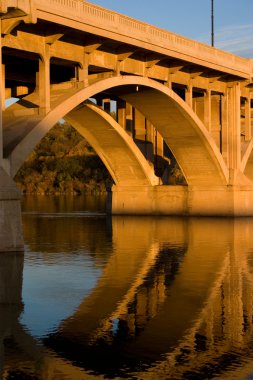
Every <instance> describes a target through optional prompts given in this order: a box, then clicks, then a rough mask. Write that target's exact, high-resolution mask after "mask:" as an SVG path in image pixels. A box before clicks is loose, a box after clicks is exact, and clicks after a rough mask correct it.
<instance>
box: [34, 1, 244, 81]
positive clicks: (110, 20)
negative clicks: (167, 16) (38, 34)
mask: <svg viewBox="0 0 253 380" xmlns="http://www.w3.org/2000/svg"><path fill="white" fill-rule="evenodd" d="M35 6H36V8H37V9H41V10H43V11H46V12H52V11H54V12H55V13H56V14H59V15H61V16H64V17H66V18H70V19H73V20H77V21H81V22H83V23H86V24H90V25H92V26H96V27H99V28H101V29H105V30H107V31H108V30H111V31H114V32H117V33H119V34H121V35H126V36H129V35H131V36H132V38H133V39H135V40H141V41H143V42H148V44H149V45H150V44H151V45H153V46H158V47H162V48H165V49H169V50H173V51H175V52H178V53H183V54H185V55H188V56H189V58H190V57H195V58H198V59H201V60H202V61H203V66H205V60H206V61H208V62H211V63H214V64H217V65H220V66H222V67H224V69H225V68H226V67H228V68H229V69H234V70H237V71H241V72H243V73H245V74H249V73H250V72H251V63H250V60H249V59H246V58H241V57H238V56H236V55H233V54H230V53H227V52H224V51H221V50H219V49H216V48H214V47H209V46H208V45H205V44H203V43H200V42H197V41H194V40H191V39H189V38H186V37H183V36H180V35H178V34H176V33H172V32H168V31H166V30H164V29H160V28H157V27H155V26H152V25H149V24H146V23H144V22H141V21H138V20H135V19H133V18H131V17H128V16H124V15H121V14H119V13H116V12H113V11H110V10H108V9H104V8H102V7H99V6H97V5H94V4H91V3H89V2H86V1H82V0H35Z"/></svg>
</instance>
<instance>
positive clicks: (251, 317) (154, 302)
mask: <svg viewBox="0 0 253 380" xmlns="http://www.w3.org/2000/svg"><path fill="white" fill-rule="evenodd" d="M104 210H105V200H104V198H103V197H101V198H95V197H91V196H90V197H88V196H86V197H84V196H79V197H73V198H71V197H68V198H64V197H56V198H47V197H37V198H36V197H29V198H26V199H24V202H23V228H24V238H25V254H24V255H22V254H9V255H2V256H0V278H1V282H0V296H1V299H2V300H5V301H6V302H2V303H1V305H0V338H1V340H0V378H1V379H6V380H13V379H15V380H16V379H17V380H23V379H26V380H37V379H43V380H57V379H59V380H79V379H80V380H89V379H95V380H97V379H137V380H141V379H143V380H145V379H149V380H156V379H161V380H163V379H173V380H177V379H194V380H198V379H213V378H215V379H247V380H250V379H253V339H252V337H253V324H252V321H253V218H237V219H230V218H177V217H130V216H128V217H122V216H114V217H108V216H106V214H105V211H104Z"/></svg>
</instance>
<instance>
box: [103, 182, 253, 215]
mask: <svg viewBox="0 0 253 380" xmlns="http://www.w3.org/2000/svg"><path fill="white" fill-rule="evenodd" d="M111 195H112V198H111V213H112V214H116V215H117V214H119V215H181V216H183V215H188V216H231V217H233V216H253V186H251V187H247V186H213V187H204V186H202V187H201V186H199V187H197V186H166V185H163V186H143V187H142V186H131V187H130V186H129V187H128V186H126V187H119V186H113V188H112V193H111ZM108 211H109V210H108Z"/></svg>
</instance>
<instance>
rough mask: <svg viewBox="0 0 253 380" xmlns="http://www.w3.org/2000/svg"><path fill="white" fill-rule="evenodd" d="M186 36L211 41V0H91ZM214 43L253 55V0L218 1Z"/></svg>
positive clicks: (215, 8) (247, 56)
mask: <svg viewBox="0 0 253 380" xmlns="http://www.w3.org/2000/svg"><path fill="white" fill-rule="evenodd" d="M89 2H90V3H93V4H96V5H100V6H102V7H105V8H108V9H111V10H114V11H116V12H119V13H123V14H125V15H128V16H130V17H133V18H136V19H138V20H142V21H144V22H148V23H149V24H152V25H155V26H158V27H160V28H164V29H166V30H169V31H171V32H174V33H177V34H180V35H182V36H185V37H188V38H192V39H194V40H197V41H200V42H203V43H206V44H209V45H210V44H211V0H89ZM214 44H215V46H216V47H217V48H220V49H222V50H225V51H229V52H231V53H234V54H237V55H239V56H242V57H246V58H253V0H214Z"/></svg>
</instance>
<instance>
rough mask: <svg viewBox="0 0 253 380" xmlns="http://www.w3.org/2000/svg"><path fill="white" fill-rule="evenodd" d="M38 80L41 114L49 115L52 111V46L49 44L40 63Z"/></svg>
mask: <svg viewBox="0 0 253 380" xmlns="http://www.w3.org/2000/svg"><path fill="white" fill-rule="evenodd" d="M37 80H38V83H37V86H38V89H39V106H40V113H42V114H44V113H45V114H47V113H48V112H49V111H50V46H48V45H47V44H46V45H45V52H44V55H43V59H40V61H39V73H38V76H37Z"/></svg>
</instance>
